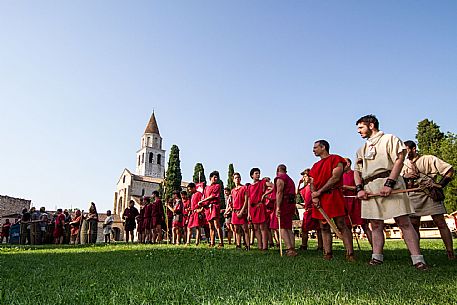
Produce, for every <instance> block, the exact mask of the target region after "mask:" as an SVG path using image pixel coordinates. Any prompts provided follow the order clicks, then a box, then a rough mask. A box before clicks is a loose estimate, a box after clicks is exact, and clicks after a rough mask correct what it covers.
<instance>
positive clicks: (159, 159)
mask: <svg viewBox="0 0 457 305" xmlns="http://www.w3.org/2000/svg"><path fill="white" fill-rule="evenodd" d="M161 163H162V155H161V154H158V155H157V164H161Z"/></svg>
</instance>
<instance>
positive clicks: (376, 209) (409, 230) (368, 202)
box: [354, 115, 428, 270]
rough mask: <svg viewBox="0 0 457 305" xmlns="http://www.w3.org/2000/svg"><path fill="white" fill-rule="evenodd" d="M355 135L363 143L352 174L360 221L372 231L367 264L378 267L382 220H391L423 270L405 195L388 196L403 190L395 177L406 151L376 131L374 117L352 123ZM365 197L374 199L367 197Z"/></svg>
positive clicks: (380, 253) (382, 232)
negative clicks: (359, 201) (371, 248)
mask: <svg viewBox="0 0 457 305" xmlns="http://www.w3.org/2000/svg"><path fill="white" fill-rule="evenodd" d="M356 125H357V132H358V133H359V134H360V135H361V137H362V138H364V139H366V140H367V142H366V143H365V144H364V145H363V146H362V147H361V148H360V149H359V150H358V151H357V162H356V167H355V172H354V179H355V183H356V192H357V197H358V198H359V199H361V200H362V218H365V219H369V221H370V224H371V230H372V242H373V253H372V256H371V260H370V262H369V264H370V265H371V266H376V265H380V264H382V263H383V261H384V255H383V249H384V242H385V237H384V220H386V219H389V218H394V219H395V222H396V223H397V225H398V227H399V228H400V230H401V231H402V234H403V239H404V241H405V243H406V246H407V247H408V250H409V252H410V254H411V260H412V263H413V265H414V267H416V269H417V270H427V269H428V267H427V265H426V264H425V260H424V257H423V255H421V252H420V248H419V238H418V236H417V233H416V231H415V230H414V227H413V225H412V224H411V220H410V218H409V215H410V214H413V213H414V208H413V206H412V205H411V202H410V200H409V198H408V195H406V194H405V193H397V194H395V193H394V194H392V191H393V190H404V189H405V188H406V185H405V182H404V180H403V178H402V177H399V175H400V171H401V170H402V167H403V162H404V160H405V156H406V147H405V145H404V144H403V142H402V141H401V140H400V139H399V138H397V137H396V136H394V135H391V134H384V132H382V131H380V130H379V121H378V119H377V118H376V117H375V116H374V115H366V116H363V117H361V118H360V119H358V120H357V122H356ZM369 194H373V195H376V196H373V197H368V195H369Z"/></svg>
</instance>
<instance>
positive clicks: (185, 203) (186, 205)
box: [182, 199, 190, 227]
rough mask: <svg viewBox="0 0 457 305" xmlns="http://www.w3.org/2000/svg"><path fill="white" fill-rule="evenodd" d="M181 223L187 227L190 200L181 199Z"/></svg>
mask: <svg viewBox="0 0 457 305" xmlns="http://www.w3.org/2000/svg"><path fill="white" fill-rule="evenodd" d="M182 204H183V224H184V226H186V227H187V224H188V223H189V215H190V200H189V199H187V200H183V201H182Z"/></svg>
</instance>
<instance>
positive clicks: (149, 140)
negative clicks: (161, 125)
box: [146, 137, 151, 146]
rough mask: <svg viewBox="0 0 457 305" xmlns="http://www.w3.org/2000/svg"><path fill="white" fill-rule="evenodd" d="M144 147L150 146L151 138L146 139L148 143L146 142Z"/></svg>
mask: <svg viewBox="0 0 457 305" xmlns="http://www.w3.org/2000/svg"><path fill="white" fill-rule="evenodd" d="M146 146H151V137H148V141H147V144H146Z"/></svg>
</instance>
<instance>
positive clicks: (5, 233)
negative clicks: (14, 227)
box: [1, 223, 11, 237]
mask: <svg viewBox="0 0 457 305" xmlns="http://www.w3.org/2000/svg"><path fill="white" fill-rule="evenodd" d="M10 228H11V223H4V224H3V225H2V235H1V236H2V237H8V236H9V235H10Z"/></svg>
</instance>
